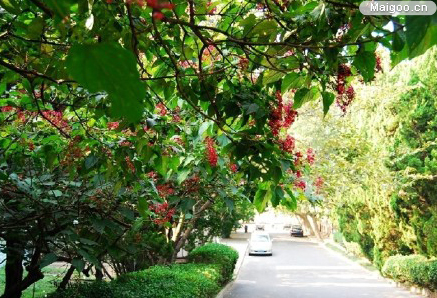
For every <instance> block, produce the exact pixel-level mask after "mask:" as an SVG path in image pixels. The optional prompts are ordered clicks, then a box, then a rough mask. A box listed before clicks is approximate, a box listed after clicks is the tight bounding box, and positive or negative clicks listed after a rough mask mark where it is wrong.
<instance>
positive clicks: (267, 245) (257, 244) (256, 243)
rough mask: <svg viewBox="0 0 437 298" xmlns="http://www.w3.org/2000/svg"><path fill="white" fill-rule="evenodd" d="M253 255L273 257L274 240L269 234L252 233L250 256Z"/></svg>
mask: <svg viewBox="0 0 437 298" xmlns="http://www.w3.org/2000/svg"><path fill="white" fill-rule="evenodd" d="M251 255H269V256H271V255H272V240H271V239H270V235H269V234H268V233H260V232H255V233H252V236H251V237H250V240H249V256H251Z"/></svg>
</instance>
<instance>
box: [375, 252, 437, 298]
mask: <svg viewBox="0 0 437 298" xmlns="http://www.w3.org/2000/svg"><path fill="white" fill-rule="evenodd" d="M382 274H383V275H384V276H387V277H390V278H392V279H394V280H396V281H399V282H406V283H410V284H415V285H418V286H420V287H423V288H428V289H432V290H436V289H437V260H436V259H432V260H430V259H427V258H426V257H424V256H420V255H409V256H392V257H389V258H388V259H387V261H386V262H385V264H384V266H383V267H382Z"/></svg>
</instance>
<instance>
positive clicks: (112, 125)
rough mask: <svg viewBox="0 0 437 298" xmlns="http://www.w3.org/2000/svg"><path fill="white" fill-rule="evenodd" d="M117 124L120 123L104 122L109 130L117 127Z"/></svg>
mask: <svg viewBox="0 0 437 298" xmlns="http://www.w3.org/2000/svg"><path fill="white" fill-rule="evenodd" d="M119 125H120V123H118V122H108V123H107V124H106V127H108V129H109V130H114V129H117V128H118V126H119Z"/></svg>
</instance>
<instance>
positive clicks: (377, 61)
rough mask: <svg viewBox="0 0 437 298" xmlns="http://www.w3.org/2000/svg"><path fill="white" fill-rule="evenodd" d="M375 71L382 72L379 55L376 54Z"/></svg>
mask: <svg viewBox="0 0 437 298" xmlns="http://www.w3.org/2000/svg"><path fill="white" fill-rule="evenodd" d="M375 67H376V69H375V71H376V72H382V66H381V57H379V56H378V55H377V56H376V66H375Z"/></svg>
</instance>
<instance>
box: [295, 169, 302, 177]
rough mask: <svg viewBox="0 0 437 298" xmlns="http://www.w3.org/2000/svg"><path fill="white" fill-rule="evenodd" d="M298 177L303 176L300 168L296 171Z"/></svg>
mask: <svg viewBox="0 0 437 298" xmlns="http://www.w3.org/2000/svg"><path fill="white" fill-rule="evenodd" d="M296 177H297V178H300V177H302V172H301V171H299V170H297V171H296Z"/></svg>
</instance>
